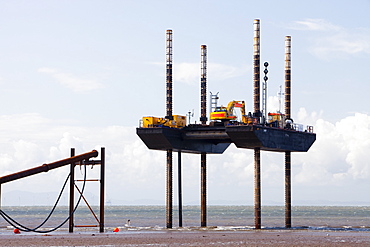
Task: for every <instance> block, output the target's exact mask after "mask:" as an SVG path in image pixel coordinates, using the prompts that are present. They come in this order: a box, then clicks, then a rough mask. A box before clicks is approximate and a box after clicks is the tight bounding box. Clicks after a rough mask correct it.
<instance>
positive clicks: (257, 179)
mask: <svg viewBox="0 0 370 247" xmlns="http://www.w3.org/2000/svg"><path fill="white" fill-rule="evenodd" d="M253 64H254V113H255V117H258V118H259V117H260V115H261V110H260V97H261V96H260V20H258V19H255V20H254V40H253ZM260 151H261V150H260V148H255V149H254V222H255V227H256V229H261V174H260V172H261V164H260V155H261V154H260Z"/></svg>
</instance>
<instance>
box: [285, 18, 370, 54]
mask: <svg viewBox="0 0 370 247" xmlns="http://www.w3.org/2000/svg"><path fill="white" fill-rule="evenodd" d="M291 29H295V30H302V31H307V30H308V31H315V32H318V36H316V37H315V38H313V45H312V47H311V48H310V49H311V52H312V53H313V54H314V55H315V56H317V57H319V58H320V59H324V60H330V59H333V58H341V57H343V56H344V55H355V54H361V53H370V30H369V29H364V28H357V29H348V28H344V27H340V26H337V25H334V24H332V23H330V22H328V21H326V20H323V19H306V20H304V21H296V22H294V24H293V25H292V26H291Z"/></svg>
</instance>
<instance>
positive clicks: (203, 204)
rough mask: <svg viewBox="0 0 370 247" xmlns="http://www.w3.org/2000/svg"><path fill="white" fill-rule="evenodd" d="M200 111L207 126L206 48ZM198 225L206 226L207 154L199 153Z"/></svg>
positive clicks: (202, 65) (203, 49)
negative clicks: (199, 197)
mask: <svg viewBox="0 0 370 247" xmlns="http://www.w3.org/2000/svg"><path fill="white" fill-rule="evenodd" d="M200 88H201V90H200V109H201V117H200V121H201V122H202V124H207V46H206V45H202V46H201V77H200ZM200 159H201V161H200V163H201V172H200V173H201V175H200V176H201V182H200V186H201V189H200V190H201V191H200V193H201V199H200V207H201V209H200V210H201V213H200V225H201V227H206V226H207V153H201V156H200Z"/></svg>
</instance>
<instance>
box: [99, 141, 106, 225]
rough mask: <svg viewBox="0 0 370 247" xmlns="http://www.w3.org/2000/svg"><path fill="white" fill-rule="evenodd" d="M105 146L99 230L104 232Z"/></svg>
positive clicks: (102, 155)
mask: <svg viewBox="0 0 370 247" xmlns="http://www.w3.org/2000/svg"><path fill="white" fill-rule="evenodd" d="M104 203H105V148H104V147H102V148H101V151H100V223H99V232H104V224H105V220H104V219H105V215H104V212H105V210H104Z"/></svg>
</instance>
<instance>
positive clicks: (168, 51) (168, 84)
mask: <svg viewBox="0 0 370 247" xmlns="http://www.w3.org/2000/svg"><path fill="white" fill-rule="evenodd" d="M166 34H167V38H166V118H167V119H170V120H172V119H173V117H172V30H170V29H169V30H167V33H166Z"/></svg>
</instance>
